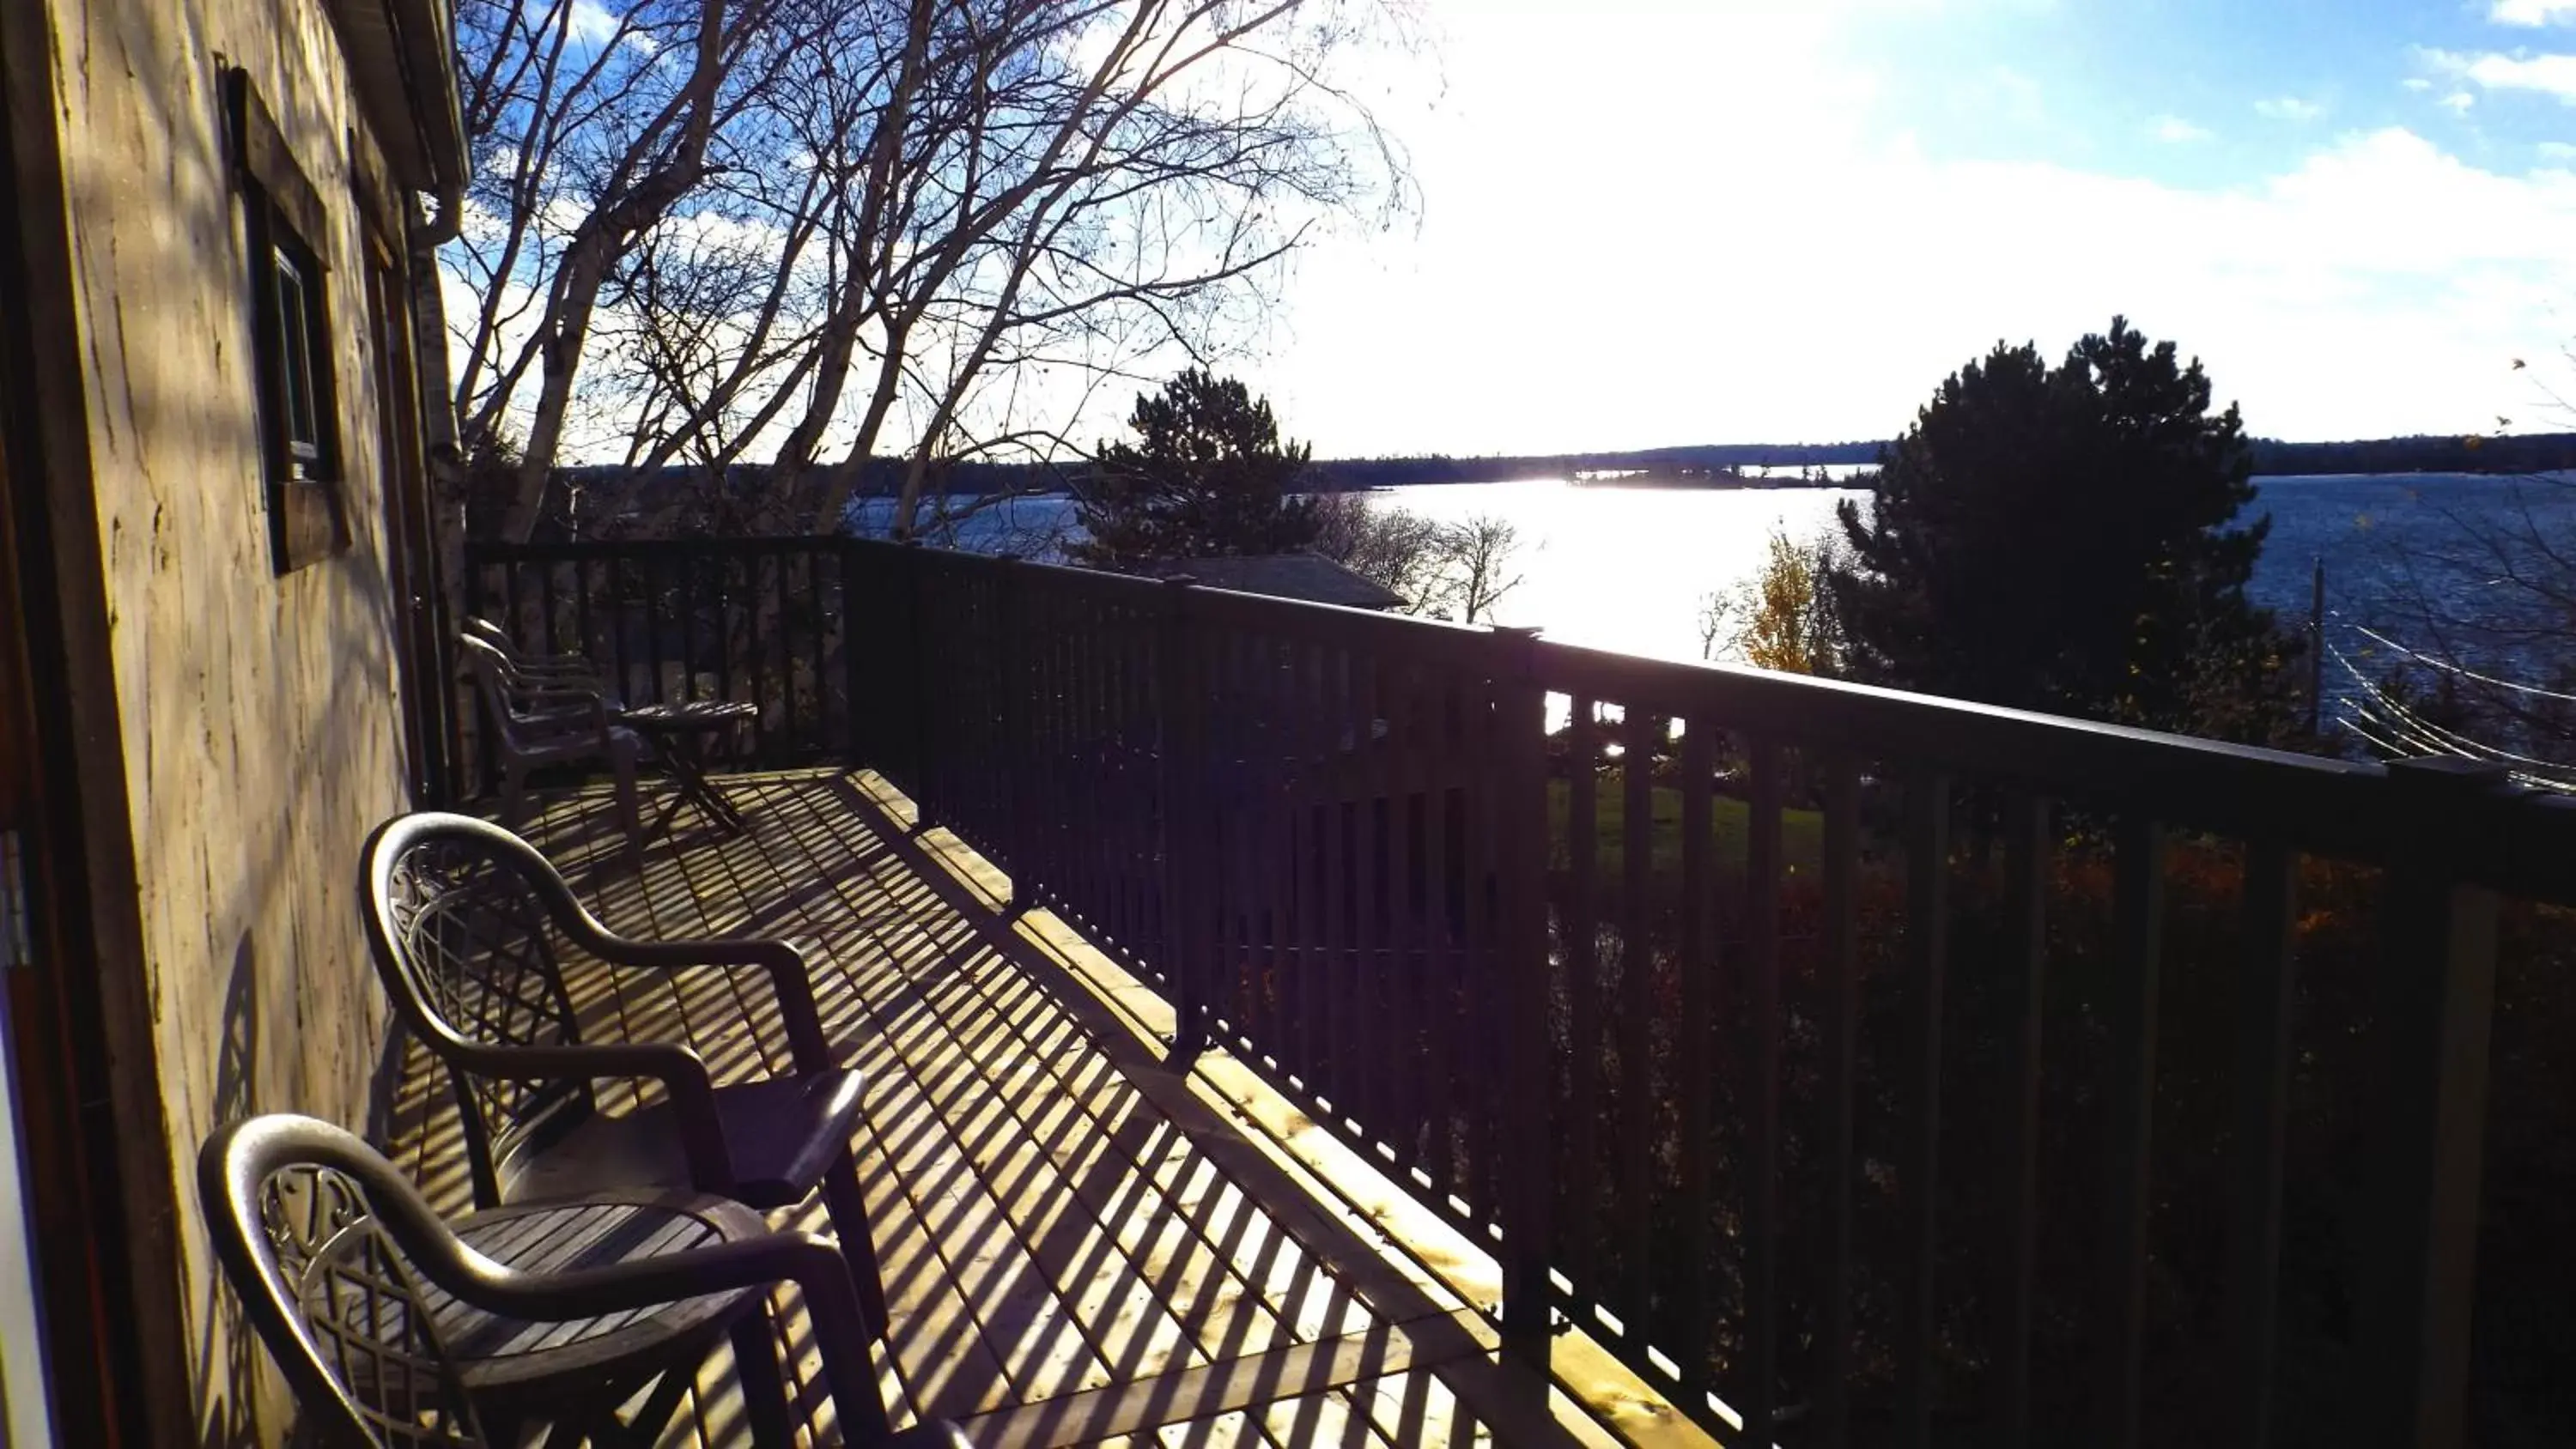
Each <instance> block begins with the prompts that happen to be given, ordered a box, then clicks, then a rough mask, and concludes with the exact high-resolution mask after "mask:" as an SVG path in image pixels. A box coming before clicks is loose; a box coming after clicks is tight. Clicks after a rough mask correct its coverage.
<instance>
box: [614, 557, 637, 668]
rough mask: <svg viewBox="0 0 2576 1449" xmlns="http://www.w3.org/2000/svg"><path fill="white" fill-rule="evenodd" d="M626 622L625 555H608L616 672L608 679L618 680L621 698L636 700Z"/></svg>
mask: <svg viewBox="0 0 2576 1449" xmlns="http://www.w3.org/2000/svg"><path fill="white" fill-rule="evenodd" d="M626 622H627V607H626V555H624V554H622V553H613V554H610V555H609V556H608V630H609V638H608V652H609V655H610V657H611V658H612V659H613V660H614V661H615V666H614V667H615V670H616V672H615V673H614V674H612V675H610V676H609V677H610V678H612V679H614V680H616V681H617V695H618V697H619V698H620V699H633V698H636V697H637V696H636V694H635V674H634V667H633V665H632V663H631V662H630V661H629V660H628V658H627V654H628V652H629V651H628V649H627V647H626V635H627V628H626Z"/></svg>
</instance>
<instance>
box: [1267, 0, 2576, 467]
mask: <svg viewBox="0 0 2576 1449" xmlns="http://www.w3.org/2000/svg"><path fill="white" fill-rule="evenodd" d="M1421 13H1422V15H1423V17H1424V20H1425V22H1426V23H1425V26H1424V32H1425V35H1426V37H1427V41H1426V44H1425V45H1424V47H1423V48H1422V50H1421V51H1420V52H1419V53H1417V54H1411V55H1402V56H1395V55H1390V56H1384V57H1381V58H1380V59H1379V60H1378V62H1377V64H1376V66H1375V67H1374V68H1373V69H1372V70H1371V71H1370V73H1369V75H1368V76H1367V77H1366V78H1365V83H1366V85H1367V86H1369V87H1373V90H1372V94H1373V96H1374V98H1375V101H1376V104H1377V106H1378V109H1379V111H1380V113H1381V115H1382V116H1383V117H1384V119H1385V120H1386V121H1387V122H1388V123H1389V124H1390V125H1391V126H1392V127H1393V128H1394V130H1395V131H1396V132H1397V134H1399V135H1400V136H1401V137H1403V138H1404V140H1405V141H1406V143H1407V145H1408V147H1409V148H1410V150H1411V153H1412V158H1413V163H1414V168H1413V169H1414V175H1415V178H1416V181H1417V183H1418V185H1419V187H1420V191H1421V198H1422V204H1421V210H1420V214H1419V216H1418V217H1417V218H1414V219H1411V220H1408V221H1405V222H1403V223H1400V224H1399V225H1398V226H1396V227H1395V228H1393V229H1391V230H1387V229H1378V228H1375V227H1373V226H1369V225H1365V224H1358V223H1354V224H1350V225H1346V226H1344V227H1342V228H1341V229H1339V230H1338V231H1337V232H1336V234H1335V235H1333V236H1332V237H1330V238H1328V239H1327V240H1326V241H1325V242H1324V243H1323V244H1322V245H1320V246H1318V247H1317V248H1316V249H1314V250H1313V251H1312V252H1310V253H1309V254H1308V255H1306V256H1305V257H1304V258H1303V259H1301V261H1300V262H1299V264H1298V267H1297V270H1296V273H1295V275H1294V277H1292V278H1291V280H1290V282H1289V284H1288V286H1287V289H1286V294H1285V304H1284V306H1283V307H1282V309H1281V310H1280V311H1279V312H1278V313H1277V315H1276V317H1275V319H1274V324H1273V325H1272V326H1271V328H1270V329H1269V331H1268V332H1267V334H1266V335H1265V336H1264V337H1263V338H1262V339H1261V341H1260V345H1259V346H1258V347H1257V348H1256V350H1254V351H1253V352H1251V353H1249V354H1247V355H1245V356H1243V357H1241V358H1239V359H1234V360H1233V361H1234V365H1235V367H1236V370H1238V371H1240V372H1242V373H1243V374H1244V375H1245V376H1246V377H1247V379H1249V380H1252V381H1254V382H1255V383H1256V385H1259V386H1262V387H1264V388H1265V389H1266V390H1267V391H1269V392H1270V393H1271V394H1272V395H1273V397H1274V399H1275V400H1276V401H1277V402H1278V404H1279V405H1280V408H1281V410H1282V415H1283V419H1284V421H1285V422H1286V423H1287V425H1288V426H1289V428H1290V430H1291V431H1292V432H1295V433H1297V434H1299V435H1300V436H1311V437H1312V438H1313V440H1314V442H1315V444H1316V448H1317V451H1318V452H1319V453H1321V454H1326V455H1343V454H1354V453H1376V452H1414V451H1449V452H1517V451H1553V450H1558V449H1571V448H1579V447H1619V446H1650V445H1656V444H1665V443H1683V442H1700V441H1755V440H1777V441H1789V440H1812V439H1828V438H1848V437H1872V436H1886V435H1888V434H1890V433H1892V432H1894V431H1896V430H1897V429H1898V428H1900V427H1902V426H1903V424H1904V423H1905V421H1906V420H1907V419H1908V418H1910V417H1911V415H1912V413H1913V410H1914V408H1915V407H1916V406H1918V405H1919V404H1920V403H1921V401H1922V400H1923V399H1924V398H1925V397H1926V396H1928V395H1929V393H1930V391H1931V389H1932V388H1933V386H1934V385H1935V384H1937V383H1938V382H1939V380H1940V378H1941V377H1942V376H1943V374H1945V373H1946V372H1948V371H1949V370H1951V369H1952V368H1954V367H1956V366H1957V365H1958V364H1960V363H1961V362H1964V361H1966V360H1967V359H1969V358H1970V357H1972V356H1974V355H1977V354H1979V353H1982V352H1983V351H1984V350H1985V349H1986V348H1987V347H1989V346H1991V345H1992V344H1993V343H1994V342H1995V341H1996V340H1998V339H1999V338H2002V339H2009V340H2011V341H2014V342H2019V341H2022V340H2025V339H2028V340H2035V341H2037V342H2038V343H2039V344H2040V346H2041V348H2042V349H2043V350H2044V351H2046V352H2048V353H2050V354H2052V355H2053V354H2056V353H2058V352H2061V351H2062V350H2063V349H2064V348H2065V347H2066V345H2067V344H2068V343H2069V342H2071V341H2072V340H2073V339H2074V338H2075V337H2076V336H2077V335H2078V334H2080V333H2081V332H2083V331H2085V330H2088V329H2099V328H2100V327H2101V326H2103V325H2104V324H2105V323H2107V322H2108V320H2109V319H2110V317H2111V315H2112V314H2113V313H2114V312H2125V313H2127V314H2128V315H2129V316H2130V317H2131V318H2132V319H2133V320H2134V321H2136V322H2137V323H2138V324H2139V325H2140V326H2141V327H2143V328H2145V329H2146V330H2147V331H2148V332H2149V333H2150V334H2151V335H2154V336H2158V337H2170V338H2173V339H2175V340H2176V341H2177V342H2179V343H2180V344H2181V345H2182V347H2183V348H2184V350H2185V351H2186V352H2191V353H2196V354H2198V355H2199V356H2201V357H2202V358H2203V360H2204V362H2205V363H2206V364H2207V366H2208V368H2209V370H2210V372H2211V375H2212V377H2213V380H2214V381H2215V383H2216V385H2217V388H2218V391H2219V395H2220V397H2221V398H2222V399H2228V398H2234V399H2237V400H2240V401H2241V402H2242V404H2243V406H2244V409H2245V412H2246V418H2247V423H2248V425H2249V427H2251V428H2252V429H2253V430H2254V431H2256V432H2258V433H2263V434H2268V435H2275V436H2285V437H2293V438H2323V437H2342V436H2359V435H2375V434H2381V433H2389V432H2407V431H2426V432H2467V431H2473V430H2495V429H2496V428H2497V427H2498V422H2497V419H2498V418H2499V416H2503V417H2510V418H2511V419H2512V424H2511V428H2512V430H2514V431H2528V430H2532V429H2535V428H2552V429H2555V428H2570V429H2576V417H2566V416H2563V415H2561V414H2559V413H2557V412H2556V411H2555V410H2554V408H2553V406H2552V405H2551V404H2549V403H2548V402H2547V400H2546V399H2545V398H2544V397H2543V396H2542V395H2541V394H2540V392H2539V385H2553V386H2558V387H2559V390H2560V391H2562V392H2567V393H2569V394H2570V395H2576V363H2570V362H2568V361H2567V360H2565V359H2564V358H2563V357H2562V356H2561V352H2560V349H2561V348H2562V347H2563V346H2564V345H2566V344H2567V343H2568V341H2569V340H2570V338H2571V337H2576V171H2571V168H2576V0H2566V3H2554V0H2430V3H2425V4H2418V5H2411V6H2410V5H2399V4H2390V3H2369V0H2365V3H2351V0H2346V3H2327V0H2241V3H2236V4H2226V3H2219V0H2164V3H2155V0H2100V3H2086V0H2054V3H2051V0H1784V3H1758V0H1697V3H1688V0H1664V3H1654V0H1584V3H1571V0H1565V3H1553V0H1517V3H1504V0H1485V3H1478V0H1447V3H1437V0H1435V3H1431V4H1428V5H1426V6H1425V7H1424V9H1423V10H1422V12H1421ZM2517 357H2521V358H2526V359H2528V360H2529V361H2530V362H2531V364H2532V366H2531V369H2530V370H2529V371H2528V372H2523V373H2519V374H2517V373H2515V372H2513V371H2512V370H2511V362H2512V360H2513V359H2514V358H2517ZM2535 379H2537V380H2538V382H2537V383H2535Z"/></svg>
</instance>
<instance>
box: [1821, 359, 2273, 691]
mask: <svg viewBox="0 0 2576 1449" xmlns="http://www.w3.org/2000/svg"><path fill="white" fill-rule="evenodd" d="M2209 401H2210V391H2209V380H2208V379H2207V378H2206V377H2205V376H2203V375H2202V373H2201V368H2200V363H2199V361H2198V360H2197V359H2194V360H2193V361H2192V362H2191V364H2190V365H2189V366H2187V367H2186V366H2182V365H2179V364H2178V363H2177V362H2176V360H2175V354H2174V346H2173V344H2172V343H2170V342H2159V343H2155V344H2153V345H2152V346H2151V345H2150V344H2149V343H2148V342H2147V339H2146V338H2145V336H2144V335H2142V334H2141V333H2139V332H2137V331H2135V330H2133V329H2131V328H2130V326H2129V325H2128V322H2127V320H2126V319H2125V318H2119V317H2114V318H2113V319H2111V330H2110V331H2109V333H2107V334H2097V335H2093V336H2088V337H2086V338H2085V339H2084V340H2083V341H2081V342H2078V343H2077V344H2075V346H2074V348H2073V349H2072V350H2070V351H2069V352H2068V353H2067V355H2066V360H2065V361H2064V362H2063V363H2061V364H2059V365H2058V366H2057V367H2055V368H2050V367H2049V366H2048V365H2047V364H2046V363H2044V362H2043V361H2042V360H2041V358H2040V355H2039V351H2038V349H2037V348H2036V347H2033V346H2031V345H2029V344H2024V345H2022V346H2020V347H2005V346H2004V345H2002V344H2000V343H1998V344H1997V345H1996V347H1995V350H1994V352H1993V353H1992V354H1990V355H1989V356H1987V357H1986V358H1985V359H1984V360H1983V361H1982V362H1972V363H1970V364H1969V365H1968V366H1967V367H1965V368H1964V369H1962V370H1961V371H1959V372H1957V373H1954V374H1952V375H1951V376H1950V378H1949V379H1948V380H1947V381H1945V382H1943V383H1942V385H1941V388H1940V390H1939V391H1938V392H1937V393H1935V394H1934V395H1933V398H1932V401H1931V402H1930V403H1929V404H1927V405H1926V406H1925V407H1924V408H1923V410H1922V411H1921V412H1920V413H1918V414H1917V415H1916V417H1915V420H1914V424H1913V426H1912V427H1911V428H1909V429H1907V430H1906V433H1905V435H1904V436H1903V437H1901V438H1899V439H1897V440H1896V442H1894V443H1893V444H1891V445H1889V447H1888V448H1887V450H1886V452H1885V453H1884V455H1883V458H1882V462H1881V466H1880V469H1879V472H1878V475H1877V477H1876V478H1875V479H1874V480H1873V484H1874V486H1873V489H1872V501H1871V506H1870V508H1869V510H1868V513H1867V515H1866V517H1864V515H1863V514H1862V512H1861V511H1860V510H1859V509H1858V508H1856V507H1854V506H1853V504H1852V503H1850V502H1848V501H1847V502H1845V503H1844V504H1843V505H1842V506H1841V509H1840V513H1841V521H1842V527H1843V532H1844V535H1845V537H1846V538H1847V539H1848V541H1849V543H1850V545H1851V550H1850V557H1849V558H1847V559H1845V560H1843V561H1841V562H1839V563H1838V564H1836V565H1835V566H1834V568H1833V570H1832V575H1831V578H1830V580H1829V582H1830V585H1831V587H1832V590H1833V593H1834V603H1835V612H1836V616H1837V618H1838V619H1839V620H1840V622H1841V624H1842V627H1843V630H1844V632H1845V635H1846V640H1847V645H1848V658H1847V660H1846V668H1847V670H1848V672H1849V673H1850V674H1851V675H1852V676H1853V677H1855V678H1859V679H1863V680H1867V681H1870V682H1873V683H1881V684H1889V685H1895V686H1898V687H1900V688H1906V689H1919V690H1924V691H1927V692H1929V693H1933V694H1943V695H1949V696H1953V697H1956V698H1961V699H1974V700H1981V701H1984V702H1987V703H1991V704H2002V705H2013V706H2018V707H2022V708H2028V709H2039V710H2048V711H2052V712H2056V713H2062V714H2074V715H2083V716H2089V717H2092V718H2097V719H2109V720H2115V721H2120V722H2123V723H2133V724H2144V725H2150V726H2154V727H2157V728H2165V729H2182V730H2195V731H2199V732H2202V733H2208V734H2217V735H2222V736H2226V737H2230V738H2238V739H2259V738H2266V737H2269V736H2271V735H2273V734H2275V733H2277V732H2278V731H2279V730H2280V729H2281V728H2283V727H2284V725H2285V723H2286V721H2287V719H2288V717H2289V711H2288V709H2287V707H2286V697H2285V690H2284V687H2283V686H2284V684H2285V682H2286V679H2287V677H2288V671H2287V670H2286V668H2285V665H2286V656H2287V655H2288V653H2289V652H2291V649H2292V648H2293V645H2292V643H2291V641H2290V640H2288V639H2287V638H2286V637H2285V636H2283V635H2282V634H2281V633H2280V632H2279V631H2277V630H2275V629H2274V627H2273V625H2272V620H2271V616H2270V614H2269V613H2268V612H2267V611H2264V610H2260V609H2256V608H2254V607H2252V606H2251V605H2250V604H2248V603H2247V602H2246V599H2245V584H2246V581H2247V579H2248V578H2249V577H2251V575H2252V573H2253V570H2254V562H2255V558H2256V556H2257V555H2258V554H2260V552H2261V551H2262V547H2263V536H2264V533H2265V532H2266V531H2267V530H2268V529H2269V527H2270V524H2271V520H2270V518H2269V517H2268V516H2266V517H2263V518H2259V519H2255V520H2253V521H2251V522H2249V523H2242V524H2240V523H2238V522H2237V515H2238V514H2239V512H2240V511H2241V510H2242V509H2243V508H2244V507H2245V505H2246V504H2247V503H2248V502H2249V501H2251V500H2252V498H2253V496H2254V489H2253V485H2252V483H2251V482H2250V481H2249V480H2250V476H2251V473H2252V455H2251V452H2250V450H2249V449H2248V447H2247V444H2246V440H2245V437H2244V430H2243V427H2242V425H2241V423H2240V421H2239V420H2238V418H2237V414H2236V408H2235V406H2234V405H2233V404H2230V405H2229V407H2228V408H2227V410H2226V411H2225V412H2223V413H2219V414H2216V415H2213V414H2211V412H2210V410H2209Z"/></svg>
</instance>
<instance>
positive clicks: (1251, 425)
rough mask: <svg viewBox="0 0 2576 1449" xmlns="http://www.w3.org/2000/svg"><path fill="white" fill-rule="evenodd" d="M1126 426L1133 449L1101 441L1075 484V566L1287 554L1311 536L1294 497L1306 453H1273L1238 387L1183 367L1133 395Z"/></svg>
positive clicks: (1314, 529)
mask: <svg viewBox="0 0 2576 1449" xmlns="http://www.w3.org/2000/svg"><path fill="white" fill-rule="evenodd" d="M1127 425H1128V427H1129V428H1130V429H1132V430H1133V431H1134V433H1135V435H1136V439H1137V441H1136V442H1134V443H1132V444H1131V443H1123V442H1121V443H1109V444H1105V445H1103V446H1102V448H1101V450H1100V454H1099V457H1098V458H1097V460H1096V461H1095V462H1094V464H1093V466H1092V471H1091V474H1090V477H1089V480H1088V482H1087V483H1086V484H1085V486H1084V487H1083V490H1082V495H1083V496H1082V501H1081V506H1080V517H1081V520H1082V526H1083V529H1084V530H1085V531H1086V532H1088V533H1089V534H1090V535H1091V536H1090V538H1089V540H1088V541H1086V542H1083V543H1080V544H1076V545H1075V546H1074V548H1073V550H1072V553H1073V556H1074V558H1075V559H1077V560H1078V561H1080V562H1082V563H1087V564H1091V565H1093V566H1094V567H1098V568H1111V569H1120V568H1133V567H1135V566H1137V565H1139V564H1142V563H1145V562H1147V561H1149V560H1153V559H1165V558H1200V557H1205V556H1208V555H1212V554H1259V553H1287V552H1293V551H1295V550H1297V549H1302V548H1305V547H1307V546H1309V545H1311V544H1313V543H1314V542H1315V541H1316V538H1317V536H1318V535H1319V534H1320V533H1321V532H1322V530H1323V520H1322V519H1321V518H1319V517H1318V516H1317V514H1316V512H1315V506H1314V504H1313V502H1312V501H1311V500H1308V499H1304V498H1299V497H1296V496H1294V490H1295V488H1296V486H1297V481H1298V477H1299V475H1300V474H1302V473H1303V472H1304V471H1305V468H1306V458H1307V452H1308V450H1307V448H1306V445H1304V444H1302V443H1288V444H1285V445H1283V444H1282V443H1281V442H1280V441H1279V423H1278V420H1277V419H1275V418H1273V417H1272V416H1271V414H1270V403H1269V401H1268V399H1265V398H1255V397H1253V396H1252V395H1251V393H1250V392H1248V391H1246V390H1245V388H1244V386H1243V384H1242V383H1241V382H1238V381H1236V380H1235V379H1233V378H1230V377H1228V378H1219V377H1215V376H1212V375H1210V374H1208V373H1205V372H1202V371H1200V370H1198V369H1197V368H1191V369H1189V370H1188V371H1185V372H1183V373H1182V374H1181V375H1180V376H1178V377H1176V378H1173V379H1172V380H1171V381H1170V382H1168V383H1165V384H1164V385H1163V387H1162V390H1161V391H1160V392H1149V393H1142V394H1139V395H1138V396H1137V398H1136V408H1135V411H1134V412H1133V413H1132V414H1130V415H1129V417H1128V423H1127Z"/></svg>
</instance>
